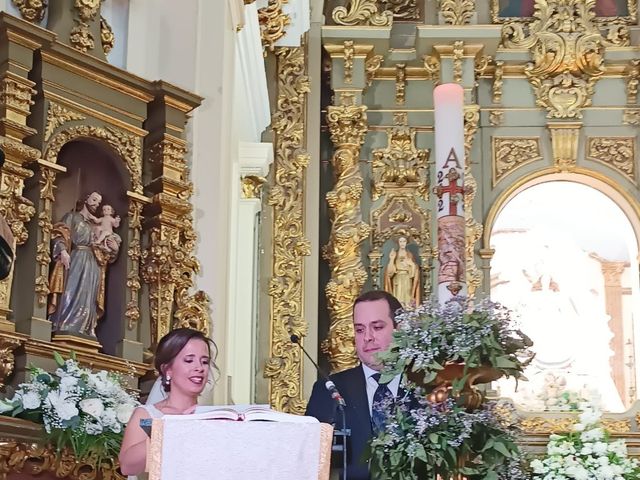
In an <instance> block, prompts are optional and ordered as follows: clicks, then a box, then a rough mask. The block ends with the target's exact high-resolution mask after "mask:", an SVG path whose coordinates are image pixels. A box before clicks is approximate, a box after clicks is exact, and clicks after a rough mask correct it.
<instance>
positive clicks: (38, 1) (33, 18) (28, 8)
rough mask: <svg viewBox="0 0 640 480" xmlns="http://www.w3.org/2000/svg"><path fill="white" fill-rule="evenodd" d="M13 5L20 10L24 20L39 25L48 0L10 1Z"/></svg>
mask: <svg viewBox="0 0 640 480" xmlns="http://www.w3.org/2000/svg"><path fill="white" fill-rule="evenodd" d="M12 3H13V5H14V6H15V7H16V8H17V9H18V10H20V15H21V16H22V18H23V19H24V20H26V21H27V22H31V23H40V22H41V21H42V19H43V18H44V12H45V11H46V10H47V6H48V3H49V2H48V0H12Z"/></svg>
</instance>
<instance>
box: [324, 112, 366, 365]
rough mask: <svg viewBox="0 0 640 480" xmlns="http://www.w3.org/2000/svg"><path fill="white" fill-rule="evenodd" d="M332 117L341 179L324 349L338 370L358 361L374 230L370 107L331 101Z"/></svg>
mask: <svg viewBox="0 0 640 480" xmlns="http://www.w3.org/2000/svg"><path fill="white" fill-rule="evenodd" d="M326 118H327V123H328V125H329V132H330V134H331V141H332V143H333V145H334V148H335V150H334V153H333V157H332V159H331V163H332V165H333V171H334V174H335V177H334V178H335V184H334V185H333V189H332V190H331V191H330V192H328V193H327V203H328V204H329V208H330V218H331V233H330V237H329V243H328V244H327V245H325V247H324V249H323V256H324V258H325V259H326V260H327V262H328V263H329V266H330V268H331V279H330V280H329V282H328V283H327V286H326V289H325V293H326V296H327V303H328V308H329V312H330V316H331V324H330V326H329V336H328V338H327V339H326V340H325V341H324V342H323V351H324V352H325V353H327V354H329V361H330V363H331V366H332V370H334V371H336V370H344V369H345V368H349V367H351V366H354V365H355V362H356V359H355V352H354V348H353V326H352V324H351V308H352V306H353V302H354V300H355V299H356V297H357V296H358V295H359V294H360V292H361V290H362V287H363V286H364V283H365V281H366V279H367V272H366V271H365V269H364V267H363V265H362V261H361V254H360V245H361V243H362V242H363V241H364V240H365V239H366V238H367V237H368V236H369V232H370V227H369V225H368V224H366V223H364V222H363V221H362V214H361V211H360V198H361V196H362V192H363V190H364V186H363V179H362V175H361V173H360V168H359V154H360V146H361V145H362V143H364V137H365V134H366V132H367V114H366V107H365V106H363V105H340V106H330V107H329V108H328V110H327V117H326Z"/></svg>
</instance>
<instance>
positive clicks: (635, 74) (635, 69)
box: [625, 59, 640, 105]
mask: <svg viewBox="0 0 640 480" xmlns="http://www.w3.org/2000/svg"><path fill="white" fill-rule="evenodd" d="M625 76H626V81H627V104H628V105H635V104H636V103H637V101H638V85H639V84H640V60H638V59H635V60H631V61H630V62H629V65H627V68H626V70H625Z"/></svg>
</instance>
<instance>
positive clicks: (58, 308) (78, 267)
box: [48, 192, 120, 337]
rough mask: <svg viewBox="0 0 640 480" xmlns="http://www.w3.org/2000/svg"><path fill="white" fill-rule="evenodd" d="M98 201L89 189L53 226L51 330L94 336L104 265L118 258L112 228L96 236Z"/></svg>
mask: <svg viewBox="0 0 640 480" xmlns="http://www.w3.org/2000/svg"><path fill="white" fill-rule="evenodd" d="M101 202H102V195H100V194H99V193H98V192H92V193H90V194H89V195H88V196H87V197H86V198H85V200H84V204H83V205H82V208H81V209H80V210H79V211H75V210H74V211H71V212H69V213H67V214H65V215H64V217H62V221H61V222H60V223H56V224H55V225H54V226H53V229H52V232H51V242H52V253H51V257H52V258H53V261H54V262H55V264H54V267H53V270H52V272H51V277H50V279H49V291H50V301H49V308H48V314H49V320H50V321H51V322H52V323H53V328H54V330H55V331H58V332H69V333H77V334H82V335H88V336H92V337H95V328H96V325H97V323H98V319H99V318H100V317H101V316H102V315H103V313H104V301H105V281H106V273H107V265H108V264H110V263H113V262H114V261H115V260H116V258H117V257H118V252H119V250H120V237H119V236H118V235H117V234H115V233H112V231H111V233H106V234H103V235H102V234H101V235H96V223H97V220H99V218H100V217H98V219H96V217H95V216H94V215H95V213H96V212H97V211H98V207H99V205H100V203H101ZM105 210H106V209H105ZM111 213H113V209H111ZM107 220H109V223H110V224H111V226H116V227H117V225H115V223H116V222H113V221H111V220H110V219H109V218H107ZM118 220H119V219H118ZM104 223H107V222H100V224H101V225H104Z"/></svg>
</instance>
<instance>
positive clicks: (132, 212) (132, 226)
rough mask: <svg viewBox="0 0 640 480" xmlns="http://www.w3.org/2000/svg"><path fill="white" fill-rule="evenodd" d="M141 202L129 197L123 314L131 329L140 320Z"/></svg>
mask: <svg viewBox="0 0 640 480" xmlns="http://www.w3.org/2000/svg"><path fill="white" fill-rule="evenodd" d="M142 206H143V204H142V202H140V201H139V200H138V199H136V198H131V197H130V198H129V212H128V213H129V248H128V250H127V256H128V257H129V269H128V270H129V273H128V274H127V288H128V290H129V292H128V294H129V298H128V300H127V307H126V309H125V312H124V316H125V317H126V318H127V327H128V328H129V330H133V329H134V328H135V326H136V324H137V323H138V321H139V320H140V306H139V302H138V295H139V292H140V287H141V285H140V259H141V258H142V250H141V245H140V232H141V230H142V221H141V217H142Z"/></svg>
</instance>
